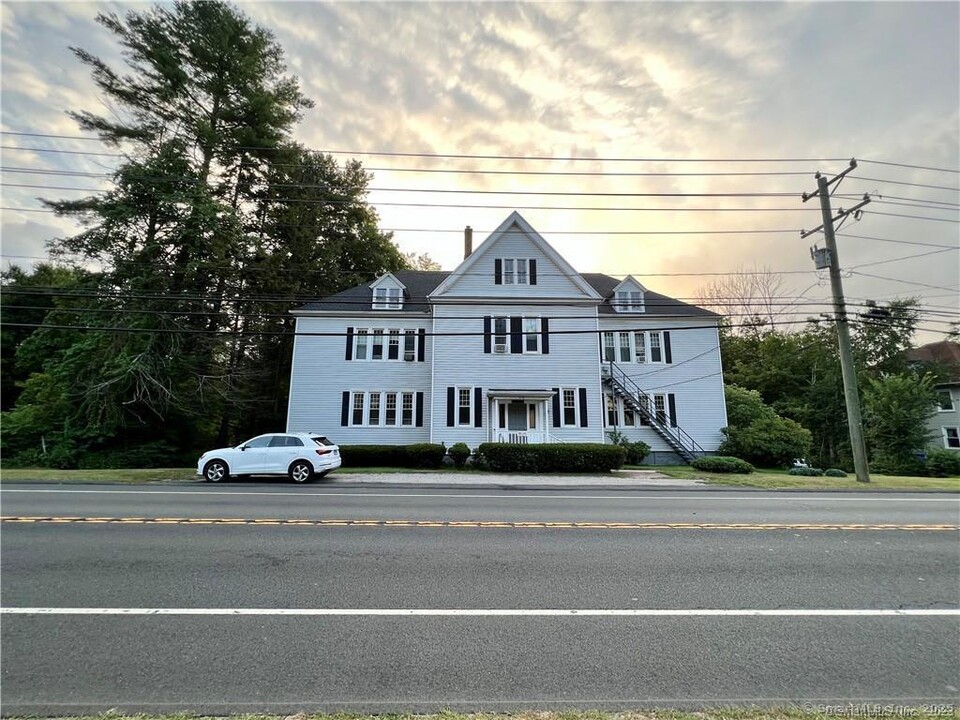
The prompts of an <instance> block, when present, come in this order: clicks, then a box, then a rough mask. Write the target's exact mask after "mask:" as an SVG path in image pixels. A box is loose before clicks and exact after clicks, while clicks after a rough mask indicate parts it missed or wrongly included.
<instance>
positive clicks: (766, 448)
mask: <svg viewBox="0 0 960 720" xmlns="http://www.w3.org/2000/svg"><path fill="white" fill-rule="evenodd" d="M722 432H723V434H724V435H726V436H727V439H726V440H724V441H723V443H722V444H721V445H720V447H719V448H718V452H720V453H722V454H724V455H733V456H736V457H739V458H743V459H745V460H748V461H749V462H751V463H753V464H754V465H759V466H760V467H787V466H788V465H790V463H791V462H792V461H793V459H794V458H798V457H804V456H806V455H807V454H808V453H809V452H810V443H811V441H812V435H811V434H810V431H809V430H807V429H806V428H805V427H803V426H802V425H800V424H799V423H797V422H794V421H793V420H788V419H787V418H782V417H777V416H773V417H765V418H760V419H759V420H755V421H754V422H752V423H750V425H748V426H746V427H738V426H735V425H731V426H729V427H726V428H723V430H722Z"/></svg>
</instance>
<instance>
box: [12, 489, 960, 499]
mask: <svg viewBox="0 0 960 720" xmlns="http://www.w3.org/2000/svg"><path fill="white" fill-rule="evenodd" d="M551 490H557V491H562V490H563V488H562V487H556V488H547V489H546V490H542V491H541V492H549V491H551ZM902 492H903V493H909V492H911V491H910V490H904V491H902ZM2 493H24V494H37V495H39V494H51V493H53V494H64V493H65V494H96V495H211V496H217V497H220V496H224V495H253V496H257V497H298V498H302V497H386V498H471V499H476V498H491V499H493V498H509V499H511V500H515V499H521V500H710V501H711V502H718V501H719V502H748V501H754V502H760V501H764V500H776V501H777V502H812V501H816V500H825V501H827V500H828V501H830V502H834V501H836V502H940V503H943V502H949V503H960V495H956V494H951V495H944V494H938V495H939V496H938V497H926V498H918V497H913V498H901V497H864V496H863V495H864V494H871V495H877V493H875V492H871V491H863V492H862V493H858V494H857V496H856V497H845V496H844V495H843V494H841V493H832V494H830V495H818V496H814V497H811V496H810V495H809V494H807V493H803V492H801V493H779V494H777V495H759V496H757V495H737V496H733V497H729V496H727V495H726V491H723V492H719V491H715V492H713V493H711V494H710V495H703V494H701V495H697V494H696V491H694V492H692V493H691V494H690V495H519V494H512V493H504V494H501V495H494V494H489V493H485V494H468V493H403V492H395V493H385V492H376V493H373V492H363V491H362V490H358V491H356V492H272V491H262V492H252V491H244V490H190V489H184V490H81V489H66V488H52V489H47V488H42V489H25V488H10V489H6V488H3V487H0V494H2Z"/></svg>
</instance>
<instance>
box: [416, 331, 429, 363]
mask: <svg viewBox="0 0 960 720" xmlns="http://www.w3.org/2000/svg"><path fill="white" fill-rule="evenodd" d="M426 347H427V331H426V330H424V329H423V328H420V329H419V330H417V362H423V354H424V351H425V350H426Z"/></svg>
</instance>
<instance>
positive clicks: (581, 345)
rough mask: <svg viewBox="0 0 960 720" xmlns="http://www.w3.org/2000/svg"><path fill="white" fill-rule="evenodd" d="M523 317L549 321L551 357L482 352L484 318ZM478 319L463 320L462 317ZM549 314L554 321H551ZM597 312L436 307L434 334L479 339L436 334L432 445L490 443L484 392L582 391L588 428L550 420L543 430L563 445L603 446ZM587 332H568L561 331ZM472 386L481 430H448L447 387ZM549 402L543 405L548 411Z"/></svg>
mask: <svg viewBox="0 0 960 720" xmlns="http://www.w3.org/2000/svg"><path fill="white" fill-rule="evenodd" d="M505 314H509V315H511V316H517V315H524V316H527V317H534V316H540V317H546V318H549V319H550V323H549V326H550V353H549V354H547V355H542V354H540V355H536V354H533V355H522V354H511V353H505V354H494V353H490V354H485V353H484V351H483V350H484V343H483V335H482V333H483V317H484V316H486V315H490V316H495V315H505ZM467 315H469V316H471V317H472V316H476V319H473V320H463V319H461V318H462V317H463V316H467ZM551 315H553V316H554V317H551ZM596 328H597V319H596V309H595V308H592V307H591V308H579V309H578V308H571V307H569V306H564V307H557V308H549V307H544V306H523V305H516V306H511V307H509V308H504V306H502V305H471V306H470V307H469V310H467V309H466V308H464V307H459V308H458V307H450V306H442V307H438V308H436V309H435V332H437V333H445V332H459V333H467V332H476V333H478V334H477V335H461V336H455V337H450V336H447V337H444V336H438V337H437V338H436V344H435V348H436V350H435V353H434V358H433V369H434V370H433V371H434V387H435V392H434V397H433V410H432V414H433V417H435V418H436V422H435V424H434V427H433V442H445V443H446V444H447V445H448V446H449V445H451V444H452V443H455V442H465V443H467V444H468V445H469V446H470V447H473V448H475V447H476V446H477V445H478V444H480V443H481V442H488V441H489V440H490V418H489V417H488V406H487V402H486V393H487V391H488V390H490V389H518V390H519V389H522V390H551V389H552V388H555V387H567V388H581V387H582V388H586V391H587V417H588V420H589V425H588V426H587V427H579V426H577V427H559V428H557V427H553V425H552V423H551V422H550V419H549V418H548V421H547V425H546V430H547V431H548V432H549V433H550V434H551V435H553V436H554V437H556V438H558V439H560V440H562V441H564V442H603V438H604V436H603V429H602V423H603V418H602V417H601V416H600V413H599V408H600V407H601V405H600V403H601V399H602V398H601V390H600V368H599V365H598V363H597V351H596V342H597V340H596ZM570 330H574V331H586V332H585V333H578V334H571V333H564V331H570ZM458 386H470V387H480V388H482V390H483V398H484V403H483V404H484V408H483V427H480V428H478V427H447V424H446V407H447V399H446V388H447V387H458ZM550 409H551V403H550V402H549V401H547V410H548V412H549V411H550Z"/></svg>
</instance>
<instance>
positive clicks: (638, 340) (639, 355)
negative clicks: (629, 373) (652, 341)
mask: <svg viewBox="0 0 960 720" xmlns="http://www.w3.org/2000/svg"><path fill="white" fill-rule="evenodd" d="M633 361H634V362H635V363H637V364H640V365H642V364H643V363H645V362H646V361H647V334H646V333H645V332H635V333H634V334H633Z"/></svg>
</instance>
